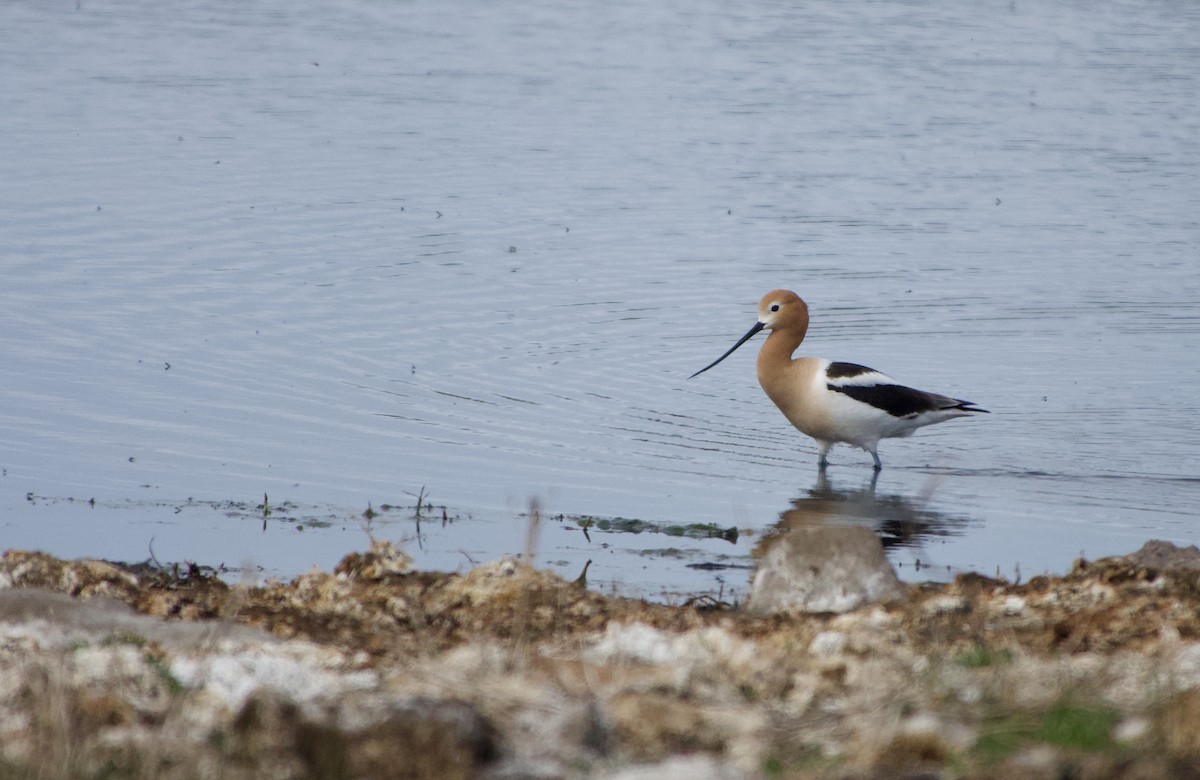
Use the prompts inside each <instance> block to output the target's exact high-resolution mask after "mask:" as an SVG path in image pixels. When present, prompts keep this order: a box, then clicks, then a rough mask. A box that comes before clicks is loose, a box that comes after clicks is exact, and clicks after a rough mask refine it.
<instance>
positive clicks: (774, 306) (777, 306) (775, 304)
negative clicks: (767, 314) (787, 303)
mask: <svg viewBox="0 0 1200 780" xmlns="http://www.w3.org/2000/svg"><path fill="white" fill-rule="evenodd" d="M771 311H779V304H778V303H772V304H771Z"/></svg>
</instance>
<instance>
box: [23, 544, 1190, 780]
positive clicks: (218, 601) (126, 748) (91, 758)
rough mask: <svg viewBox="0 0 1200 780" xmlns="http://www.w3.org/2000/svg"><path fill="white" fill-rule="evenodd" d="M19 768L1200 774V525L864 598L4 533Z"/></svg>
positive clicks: (456, 773)
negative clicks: (752, 605)
mask: <svg viewBox="0 0 1200 780" xmlns="http://www.w3.org/2000/svg"><path fill="white" fill-rule="evenodd" d="M0 588H2V589H0V646H2V648H3V650H2V652H0V772H2V773H3V774H4V775H5V776H14V777H15V776H35V775H36V776H40V777H46V776H53V777H70V778H92V777H110V776H126V777H129V776H133V777H162V778H200V777H222V778H239V777H246V778H249V777H255V778H264V777H266V778H269V777H280V778H285V777H381V778H382V777H411V778H455V777H461V778H466V777H488V778H507V777H546V778H553V777H606V778H639V777H654V778H656V780H664V778H673V777H679V778H687V780H703V779H704V778H726V777H796V778H810V777H812V778H826V777H828V778H850V777H853V778H871V777H880V778H882V777H889V778H891V777H905V776H908V777H1022V778H1024V777H1032V778H1040V777H1045V778H1052V777H1053V778H1058V777H1089V778H1104V777H1122V778H1129V777H1139V778H1140V777H1146V778H1150V777H1181V776H1197V775H1200V551H1197V550H1196V549H1195V548H1189V549H1186V550H1185V549H1179V548H1175V547H1172V546H1171V545H1169V544H1165V543H1158V542H1153V543H1150V544H1148V545H1147V546H1146V547H1145V548H1143V549H1142V550H1140V551H1138V552H1137V553H1134V554H1132V555H1129V556H1125V557H1121V558H1110V559H1105V560H1101V561H1095V562H1085V561H1079V562H1077V563H1076V565H1075V567H1074V569H1073V571H1072V572H1071V573H1070V574H1068V575H1066V576H1064V577H1061V578H1036V579H1033V580H1031V581H1029V582H1027V583H1020V584H1017V583H1011V582H1006V581H1002V580H993V579H987V578H982V577H978V576H964V577H960V578H959V579H958V580H956V581H954V582H952V583H950V584H946V585H927V586H919V587H915V588H909V589H907V591H906V592H905V593H904V595H903V596H902V597H901V598H899V599H896V600H893V601H891V602H889V603H887V604H884V605H879V604H876V605H869V606H864V607H861V608H859V609H855V610H852V611H849V612H846V613H844V614H840V615H834V614H816V615H800V614H775V615H761V614H749V613H746V612H744V611H742V610H739V609H737V608H731V607H730V606H728V605H723V604H716V603H699V604H694V605H689V606H683V607H671V606H664V605H659V604H649V603H645V602H641V601H635V600H626V599H616V598H611V597H606V596H602V595H600V594H597V593H594V592H591V591H588V590H587V589H586V588H585V587H583V586H581V585H580V584H578V583H571V582H567V581H564V580H562V579H561V578H559V577H557V576H555V575H553V574H550V573H547V572H543V571H538V570H534V569H531V568H529V567H527V566H524V565H521V564H519V563H516V562H513V561H501V562H497V563H492V564H488V565H485V566H480V567H478V568H477V569H475V570H473V571H471V572H470V573H468V574H466V575H461V576H460V575H451V574H440V573H427V572H418V571H413V570H412V569H411V565H410V563H409V561H408V559H407V558H406V557H405V556H404V555H403V553H402V552H400V551H399V550H397V549H395V548H393V547H391V546H390V545H387V544H376V545H375V546H374V547H373V548H372V550H371V551H369V552H366V553H363V554H355V555H351V556H349V557H347V558H346V559H345V560H343V561H342V562H341V564H339V566H338V567H337V569H336V571H334V572H332V573H326V572H316V571H314V572H312V573H309V574H307V575H305V576H302V577H299V578H297V579H295V580H294V581H291V582H288V583H268V584H266V585H263V586H256V587H249V586H230V585H228V584H226V583H225V582H223V581H221V580H220V579H217V578H215V577H211V576H206V574H205V572H203V571H201V570H199V569H195V568H191V569H186V568H185V569H183V570H172V571H162V570H155V569H145V568H139V567H126V566H121V565H116V564H112V563H107V562H101V561H88V560H79V561H63V560H58V559H55V558H52V557H49V556H46V555H43V554H40V553H31V552H20V551H10V552H8V553H6V554H5V555H4V556H3V558H2V559H0Z"/></svg>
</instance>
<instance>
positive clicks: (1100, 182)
mask: <svg viewBox="0 0 1200 780" xmlns="http://www.w3.org/2000/svg"><path fill="white" fill-rule="evenodd" d="M1197 41H1200V7H1198V6H1196V5H1195V4H1194V3H1191V2H1171V1H1169V0H1165V1H1163V2H1137V3H1134V2H1111V3H1103V4H1100V5H1096V4H1094V3H1083V2H1077V3H1072V2H1064V3H1030V2H984V3H969V4H962V3H937V2H865V1H864V2H834V1H833V0H828V1H820V0H819V1H818V2H808V3H803V4H799V3H797V4H789V3H774V2H763V3H752V4H749V5H747V4H740V5H739V4H734V5H730V4H728V3H719V2H713V1H712V0H689V2H672V1H671V0H668V1H667V2H662V3H638V2H626V1H623V0H617V1H616V2H609V3H586V4H576V3H559V2H551V1H549V0H547V2H529V3H519V4H518V3H507V2H489V3H484V2H468V1H464V2H452V3H442V2H428V0H414V1H413V2H391V1H387V2H385V1H384V0H378V1H372V0H349V1H348V2H340V3H300V4H297V3H286V2H281V1H280V0H261V1H260V2H255V3H252V4H247V3H243V2H234V1H233V0H227V1H223V0H199V1H198V2H194V3H186V4H176V3H165V4H164V3H153V2H144V1H137V2H135V1H133V0H127V1H126V2H98V1H95V0H81V1H80V2H78V3H77V2H76V1H75V0H65V1H62V0H27V1H21V0H10V2H6V3H3V4H0V72H2V73H3V78H2V79H0V273H2V275H3V278H2V281H0V468H2V469H3V472H2V474H3V476H2V477H0V548H38V549H45V550H48V551H50V552H53V553H55V554H58V555H64V556H95V557H106V558H115V559H121V560H142V559H144V558H146V557H147V556H148V555H149V554H150V551H153V554H154V556H155V557H156V558H157V559H159V560H162V561H182V560H189V561H197V562H199V563H202V564H206V565H218V564H225V565H226V566H232V567H237V566H241V565H249V566H252V567H257V568H258V569H259V570H260V571H261V572H263V573H265V574H268V575H274V576H288V575H291V574H296V573H299V572H302V571H304V570H306V569H308V568H309V567H311V566H313V565H318V566H321V567H324V568H328V567H330V566H332V565H333V563H334V562H336V561H337V559H338V558H340V557H341V555H343V554H344V553H346V552H348V551H350V550H357V549H362V548H363V547H364V546H365V545H366V543H367V538H368V534H370V535H373V536H375V537H382V538H388V539H392V540H395V541H400V542H402V543H403V544H404V546H405V548H406V549H407V550H409V552H411V553H412V554H413V555H414V556H415V557H417V559H418V562H419V563H420V565H422V566H427V567H435V568H442V569H450V570H454V569H464V568H466V567H469V566H470V565H472V563H473V562H480V561H484V560H490V559H493V558H495V557H498V556H500V555H503V554H512V553H520V552H522V551H525V550H527V549H532V550H536V554H537V556H538V562H539V563H540V564H541V565H547V566H552V567H556V568H558V569H560V570H561V571H562V572H563V573H564V574H565V575H567V576H570V577H574V576H575V575H576V574H577V573H578V572H579V570H580V569H581V567H582V565H583V562H584V561H585V560H588V559H591V560H593V561H594V563H593V565H592V567H591V569H590V571H589V573H588V579H589V582H590V583H591V584H592V585H593V587H597V588H602V589H603V588H612V589H615V590H618V591H621V592H635V593H643V594H649V595H651V596H658V595H662V594H665V593H673V592H677V593H684V594H687V593H700V592H706V593H718V594H720V595H721V596H722V597H728V596H729V595H732V596H733V597H734V598H737V597H739V594H740V593H741V592H743V591H744V589H745V586H746V582H747V578H748V567H749V566H751V565H752V563H753V557H752V555H751V551H752V550H753V548H754V545H755V543H756V540H757V539H760V538H762V537H763V535H764V534H767V533H768V532H769V530H770V529H771V528H772V526H773V525H774V524H775V523H776V522H777V521H779V519H780V517H781V515H783V514H784V513H786V512H788V511H791V510H793V509H794V508H796V507H797V506H803V505H804V504H805V502H808V501H820V502H822V503H821V506H823V507H825V506H828V505H829V499H830V495H831V494H832V496H833V497H834V498H835V499H837V498H838V497H844V498H845V499H846V502H845V503H846V505H847V506H852V507H856V509H855V510H854V512H853V513H851V514H852V516H849V517H846V518H841V519H835V520H834V522H848V523H863V524H868V525H871V526H873V527H877V528H879V529H880V530H881V531H882V533H883V534H884V536H885V543H886V546H887V547H888V549H889V553H890V555H891V557H892V560H893V563H894V564H895V565H896V566H897V567H899V571H900V573H901V576H902V577H904V578H906V579H922V578H926V577H945V576H949V575H950V574H953V573H954V572H956V571H963V570H974V571H981V572H983V573H986V574H993V573H996V572H1000V573H1002V574H1004V575H1006V576H1013V575H1014V574H1020V575H1022V576H1029V575H1031V574H1037V573H1041V572H1045V571H1063V570H1065V569H1067V568H1068V567H1069V566H1070V563H1071V561H1072V559H1073V558H1075V557H1076V556H1078V555H1081V554H1083V555H1086V556H1092V557H1096V556H1100V555H1106V554H1113V553H1121V552H1127V551H1130V550H1132V549H1134V548H1136V547H1137V546H1139V545H1140V544H1141V543H1142V542H1143V541H1145V540H1147V539H1150V538H1163V539H1168V540H1172V541H1175V542H1178V543H1181V544H1193V543H1197V542H1200V522H1198V521H1200V516H1198V515H1200V510H1198V508H1197V501H1198V499H1200V468H1198V463H1200V459H1198V457H1197V456H1198V451H1200V414H1198V412H1200V393H1198V392H1197V387H1200V351H1198V349H1197V347H1198V343H1197V342H1198V341H1200V339H1198V336H1200V271H1198V269H1197V256H1198V254H1200V253H1198V249H1200V101H1197V99H1196V96H1197V95H1200V44H1198V43H1197ZM776 287H786V288H790V289H794V290H796V291H797V292H799V293H800V294H801V295H803V296H804V297H805V298H806V299H807V300H808V302H809V305H810V308H811V310H812V314H813V323H812V327H811V329H810V331H809V338H808V340H807V341H806V342H805V344H804V346H803V348H802V353H803V354H810V355H817V356H823V357H828V358H831V359H837V360H849V361H853V362H858V363H863V364H866V365H869V366H873V367H875V368H878V369H880V370H882V371H886V372H887V373H889V374H891V375H892V376H894V377H896V378H897V379H898V380H900V381H902V382H906V383H909V384H913V385H915V386H917V387H921V388H923V389H928V390H933V391H937V392H942V393H947V394H950V395H954V396H956V397H960V398H968V399H970V400H972V401H975V402H977V403H979V404H980V405H982V406H984V407H985V408H988V409H990V410H992V412H993V413H992V414H991V415H990V416H983V417H979V418H973V419H970V420H963V421H955V422H952V423H948V424H945V425H939V426H936V427H933V428H927V429H924V430H922V431H920V432H918V433H917V435H916V436H915V437H914V438H912V439H908V440H894V441H886V442H884V445H883V447H882V448H881V455H882V457H883V459H884V463H885V470H884V471H883V473H882V475H881V476H880V477H879V480H878V482H877V483H876V484H875V485H874V486H873V492H872V484H871V483H872V473H871V468H870V458H869V456H867V455H866V454H864V453H862V452H859V451H854V450H849V449H846V448H839V449H835V451H834V453H833V455H832V457H831V461H832V464H831V466H830V470H829V472H828V478H829V479H828V482H827V483H821V482H819V480H818V478H817V473H816V466H815V463H816V451H815V447H814V446H813V444H812V442H810V441H809V440H808V439H807V438H805V437H804V436H802V435H800V434H799V433H797V432H796V431H795V430H793V429H792V428H791V427H790V426H789V425H788V424H787V423H786V421H785V420H784V419H783V417H782V416H781V415H780V414H779V413H778V412H777V410H775V408H774V407H773V406H772V405H771V404H770V402H769V401H768V400H767V399H766V398H765V396H763V395H762V393H761V391H760V390H759V388H758V387H757V384H756V382H755V379H754V369H753V352H754V350H753V345H748V346H747V347H746V348H743V349H742V350H741V351H740V352H738V353H737V354H736V355H735V356H734V357H731V358H730V359H728V360H727V361H726V362H725V363H723V364H722V365H721V366H720V367H719V368H718V369H714V370H713V371H710V372H708V373H706V374H704V375H703V376H701V377H697V378H696V379H693V380H690V381H689V380H688V379H687V377H688V376H689V375H690V374H691V373H693V372H694V371H696V370H697V369H699V368H700V367H702V366H704V365H706V364H707V363H708V362H710V361H711V360H712V359H713V358H715V357H717V355H719V354H720V353H721V352H723V351H724V350H725V349H726V348H727V347H728V346H730V345H731V344H732V343H733V341H734V340H735V339H736V338H737V337H738V336H740V335H741V334H742V333H743V332H744V331H745V330H746V328H747V327H749V326H750V325H751V324H752V323H753V320H754V317H755V305H756V302H757V300H758V298H759V297H760V296H761V295H762V294H763V293H764V292H766V291H767V290H770V289H772V288H776ZM831 491H832V493H831ZM264 494H265V495H267V496H268V506H269V507H270V508H271V509H270V512H269V513H268V514H267V516H266V517H264V512H263V511H262V509H261V508H260V506H259V505H261V504H262V501H263V496H264ZM418 495H420V496H423V497H426V496H427V502H426V500H423V501H422V504H423V508H422V511H421V512H420V518H418V513H417V510H416V509H415V506H416V504H417V496H418ZM864 496H867V497H868V499H869V500H867V501H863V500H862V498H863V497H864ZM531 501H537V502H538V503H539V504H540V507H541V519H542V522H541V523H540V527H539V529H538V530H539V532H538V534H537V535H536V536H537V538H536V539H535V540H534V543H533V544H530V542H528V541H527V537H528V535H529V534H528V530H529V525H530V523H529V521H528V517H527V515H528V510H529V507H530V503H531ZM426 503H428V506H425V504H426ZM368 506H371V507H373V508H375V509H380V510H382V511H380V512H379V515H378V516H377V517H375V518H374V519H373V520H371V521H370V522H369V523H368V522H367V521H366V520H365V519H364V518H363V516H362V513H363V511H364V510H365V509H366V508H367V507H368ZM864 506H866V507H874V508H871V509H868V510H863V509H862V507H864ZM418 519H420V520H421V522H420V523H418ZM693 525H695V526H700V527H701V528H704V527H708V526H710V525H711V526H712V527H713V528H715V529H718V530H719V529H728V528H736V529H738V530H739V535H738V536H737V539H736V541H730V539H729V537H728V535H726V537H725V538H721V537H719V536H718V537H714V538H703V537H704V533H703V531H702V530H700V531H697V529H696V528H694V527H692V528H690V530H688V531H687V532H686V533H684V534H683V535H679V534H680V533H681V531H680V530H679V529H678V528H674V529H673V528H672V527H673V526H693ZM583 529H587V533H586V534H585V533H584V530H583ZM667 531H670V533H667ZM723 567H728V568H723Z"/></svg>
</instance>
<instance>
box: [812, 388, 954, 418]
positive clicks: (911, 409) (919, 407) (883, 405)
mask: <svg viewBox="0 0 1200 780" xmlns="http://www.w3.org/2000/svg"><path fill="white" fill-rule="evenodd" d="M825 386H826V387H828V388H829V389H830V390H832V391H833V392H835V393H845V394H846V395H848V396H850V397H851V398H853V399H854V400H855V401H861V402H862V403H864V404H869V405H871V406H874V407H875V408H876V409H882V410H883V411H885V412H887V413H888V414H890V415H892V416H893V417H908V416H909V415H913V414H920V413H922V412H936V411H937V410H939V409H945V408H947V407H946V406H945V404H944V403H943V402H944V401H945V400H947V399H945V398H943V397H942V396H937V395H930V394H929V393H923V392H921V391H920V390H914V389H913V388H911V387H904V386H903V385H844V386H839V385H833V384H829V383H826V385H825ZM949 408H954V407H953V406H951V407H949Z"/></svg>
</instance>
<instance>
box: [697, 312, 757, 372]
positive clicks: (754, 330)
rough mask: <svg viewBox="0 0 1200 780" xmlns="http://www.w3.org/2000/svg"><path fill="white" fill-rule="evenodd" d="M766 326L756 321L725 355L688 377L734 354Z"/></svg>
mask: <svg viewBox="0 0 1200 780" xmlns="http://www.w3.org/2000/svg"><path fill="white" fill-rule="evenodd" d="M764 327H765V326H764V325H763V324H762V323H761V322H756V323H754V327H753V328H751V329H750V330H748V331H747V332H746V335H745V336H742V337H741V338H740V339H738V343H736V344H734V345H733V346H732V347H730V348H729V351H728V352H726V353H725V354H724V355H721V357H719V358H717V359H716V360H714V361H713V362H711V363H709V364H708V365H707V366H705V367H704V368H702V369H700V370H699V371H697V372H696V373H694V374H692V376H689V377H688V379H691V378H692V377H697V376H700V375H701V374H703V373H704V372H705V371H707V370H708V369H710V368H712V367H713V366H715V365H716V364H717V363H720V362H721V361H722V360H724V359H725V358H727V357H729V356H730V355H732V354H733V351H734V350H735V349H737V348H738V347H740V346H742V345H743V344H745V343H746V342H747V341H749V340H750V339H751V338H753V337H754V334H755V333H758V332H759V331H760V330H762V329H763V328H764Z"/></svg>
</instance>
